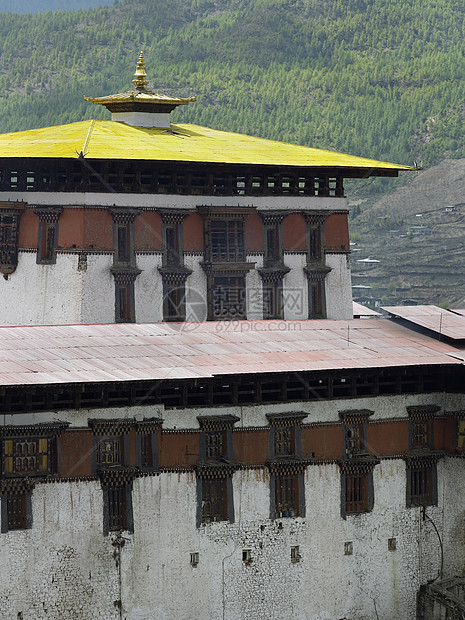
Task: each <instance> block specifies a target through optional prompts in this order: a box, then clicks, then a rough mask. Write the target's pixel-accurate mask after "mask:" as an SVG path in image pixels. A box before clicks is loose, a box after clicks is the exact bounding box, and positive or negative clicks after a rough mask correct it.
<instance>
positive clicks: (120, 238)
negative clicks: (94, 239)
mask: <svg viewBox="0 0 465 620" xmlns="http://www.w3.org/2000/svg"><path fill="white" fill-rule="evenodd" d="M116 232H117V256H116V260H118V261H122V262H124V261H128V260H129V258H130V257H129V253H130V250H129V225H128V224H118V225H117V228H116Z"/></svg>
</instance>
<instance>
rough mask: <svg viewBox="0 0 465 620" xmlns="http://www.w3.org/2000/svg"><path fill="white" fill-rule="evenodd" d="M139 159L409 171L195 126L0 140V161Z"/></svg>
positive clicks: (73, 128) (79, 129)
mask: <svg viewBox="0 0 465 620" xmlns="http://www.w3.org/2000/svg"><path fill="white" fill-rule="evenodd" d="M81 152H83V153H84V155H85V157H86V158H88V159H108V158H111V159H141V160H159V161H188V162H212V163H235V164H259V165H289V166H315V167H319V166H328V167H332V168H363V169H367V170H369V171H370V172H369V174H373V175H375V174H376V171H377V170H393V171H394V170H410V168H409V167H408V166H399V165H396V164H390V163H386V162H381V161H376V160H373V159H365V158H363V157H355V156H352V155H345V154H343V153H335V152H333V151H325V150H321V149H315V148H309V147H304V146H296V145H294V144H287V143H284V142H276V141H273V140H265V139H263V138H254V137H252V136H247V135H244V134H238V133H231V132H226V131H217V130H215V129H209V128H207V127H200V126H198V125H187V124H177V125H171V130H168V129H157V128H152V127H150V128H147V127H132V126H131V125H126V124H125V123H122V122H116V121H98V120H92V121H81V122H79V123H71V124H69V125H59V126H56V127H45V128H42V129H31V130H29V131H19V132H15V133H7V134H3V135H0V157H64V158H73V159H75V158H77V157H79V154H80V153H81Z"/></svg>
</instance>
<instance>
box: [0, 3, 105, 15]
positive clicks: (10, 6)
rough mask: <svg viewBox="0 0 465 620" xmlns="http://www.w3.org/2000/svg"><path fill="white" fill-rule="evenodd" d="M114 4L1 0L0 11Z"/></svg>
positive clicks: (45, 9) (80, 7)
mask: <svg viewBox="0 0 465 620" xmlns="http://www.w3.org/2000/svg"><path fill="white" fill-rule="evenodd" d="M105 4H113V0H66V2H65V4H64V3H63V0H20V1H19V2H18V0H0V13H8V12H11V13H43V12H45V11H63V10H66V11H77V10H78V9H90V8H91V7H95V6H103V5H105Z"/></svg>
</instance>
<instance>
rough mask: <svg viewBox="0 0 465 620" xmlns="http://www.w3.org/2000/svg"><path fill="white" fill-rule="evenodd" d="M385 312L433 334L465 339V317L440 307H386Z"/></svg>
mask: <svg viewBox="0 0 465 620" xmlns="http://www.w3.org/2000/svg"><path fill="white" fill-rule="evenodd" d="M383 310H386V312H389V314H391V315H392V316H394V317H399V318H401V319H405V320H406V321H409V322H411V323H413V324H414V325H418V326H420V327H424V328H426V329H429V330H431V331H432V332H434V333H436V334H438V335H441V336H446V337H447V338H452V339H454V340H462V339H465V316H462V315H461V314H458V313H457V311H456V312H449V311H448V310H443V309H442V308H438V306H386V307H383Z"/></svg>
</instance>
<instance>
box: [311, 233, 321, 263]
mask: <svg viewBox="0 0 465 620" xmlns="http://www.w3.org/2000/svg"><path fill="white" fill-rule="evenodd" d="M309 254H310V260H313V261H319V260H321V257H322V247H321V228H320V227H318V228H310V230H309Z"/></svg>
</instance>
